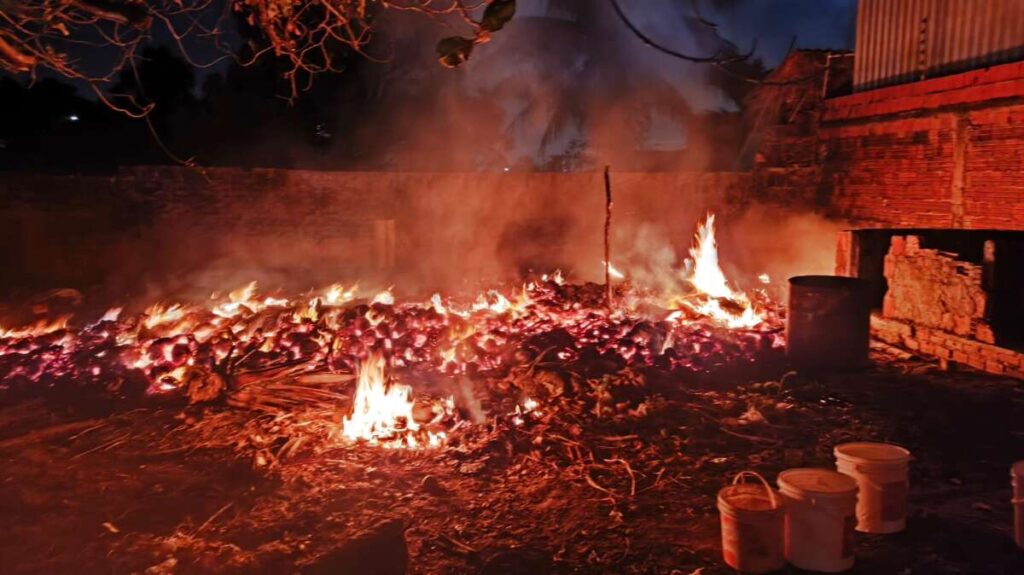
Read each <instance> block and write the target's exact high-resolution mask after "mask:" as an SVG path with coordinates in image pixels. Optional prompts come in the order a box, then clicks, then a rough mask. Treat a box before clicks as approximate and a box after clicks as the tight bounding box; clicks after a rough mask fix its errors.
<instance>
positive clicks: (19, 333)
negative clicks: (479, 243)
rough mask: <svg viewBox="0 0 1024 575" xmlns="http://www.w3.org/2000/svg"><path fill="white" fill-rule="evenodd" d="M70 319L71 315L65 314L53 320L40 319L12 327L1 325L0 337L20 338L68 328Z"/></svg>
mask: <svg viewBox="0 0 1024 575" xmlns="http://www.w3.org/2000/svg"><path fill="white" fill-rule="evenodd" d="M70 319H71V316H64V317H60V318H57V319H55V320H52V321H47V320H40V321H38V322H36V323H34V324H32V325H28V326H25V327H16V328H10V329H7V328H4V327H3V326H0V338H4V339H7V338H10V339H19V338H24V337H33V336H39V335H46V334H48V333H53V332H55V331H58V330H62V329H65V328H67V326H68V320H70Z"/></svg>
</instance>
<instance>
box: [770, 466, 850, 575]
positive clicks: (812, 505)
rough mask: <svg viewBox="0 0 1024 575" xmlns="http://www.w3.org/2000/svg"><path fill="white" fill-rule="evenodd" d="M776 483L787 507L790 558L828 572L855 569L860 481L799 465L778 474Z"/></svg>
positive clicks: (814, 569) (796, 564) (797, 565)
mask: <svg viewBox="0 0 1024 575" xmlns="http://www.w3.org/2000/svg"><path fill="white" fill-rule="evenodd" d="M778 483H779V491H780V492H781V493H782V497H783V500H784V502H785V507H786V543H785V556H786V560H787V561H789V562H790V563H792V564H793V566H794V567H799V568H800V569H806V570H808V571H823V572H825V573H837V572H839V571H845V570H847V569H849V568H850V567H853V527H854V525H855V524H856V522H857V518H856V515H855V509H856V507H857V482H856V481H854V480H853V478H851V477H849V476H846V475H843V474H842V473H837V472H835V471H832V470H830V469H811V468H798V469H789V470H786V471H783V472H782V473H780V474H779V479H778Z"/></svg>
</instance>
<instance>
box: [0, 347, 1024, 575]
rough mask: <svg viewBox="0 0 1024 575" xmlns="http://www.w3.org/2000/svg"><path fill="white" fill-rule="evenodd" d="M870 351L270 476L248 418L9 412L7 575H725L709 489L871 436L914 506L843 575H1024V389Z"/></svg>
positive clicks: (190, 412) (661, 385)
mask: <svg viewBox="0 0 1024 575" xmlns="http://www.w3.org/2000/svg"><path fill="white" fill-rule="evenodd" d="M875 359H876V366H875V367H874V368H873V369H871V370H870V371H868V372H865V373H856V374H833V375H825V376H818V377H810V376H803V375H799V374H798V375H792V374H791V375H789V376H786V377H784V378H783V377H781V376H782V373H781V371H780V372H779V373H773V374H770V375H769V376H766V377H765V378H763V379H762V380H761V382H760V383H756V384H750V383H749V382H745V381H744V382H739V381H721V382H717V383H716V384H714V385H707V384H702V385H701V386H698V387H687V384H686V383H685V382H675V381H655V380H654V378H648V379H646V380H643V381H640V382H639V383H635V384H634V385H633V387H631V388H630V389H631V391H630V393H631V394H632V395H633V397H632V398H631V399H630V403H629V405H628V406H627V407H628V410H627V409H626V407H623V408H622V412H621V413H619V412H615V411H614V410H611V411H609V412H608V414H601V413H598V411H599V410H593V409H592V406H590V405H589V404H585V403H582V402H580V403H578V404H572V403H571V402H569V400H563V403H562V404H557V403H554V402H553V403H551V404H545V403H544V402H542V404H541V405H542V407H541V409H542V410H543V411H544V412H545V413H544V414H543V415H539V414H538V415H535V416H533V417H532V418H530V419H528V420H527V421H525V423H523V424H522V425H521V426H518V427H517V426H515V425H512V426H507V428H505V427H503V428H501V429H498V427H499V426H498V425H497V424H481V425H479V426H478V427H479V428H480V429H477V430H472V429H470V430H468V431H466V432H464V433H463V434H460V433H453V434H452V437H453V442H452V443H450V444H449V445H448V446H447V447H446V448H444V449H435V450H420V451H410V450H384V449H380V448H375V447H370V446H359V447H353V446H350V445H345V444H342V443H338V444H337V445H335V446H330V447H329V448H327V449H320V450H318V451H316V452H315V453H313V454H307V455H299V456H296V457H292V458H289V459H286V460H283V461H281V462H278V463H276V464H275V465H273V466H262V467H261V466H258V465H256V466H254V462H253V459H252V457H251V456H250V455H249V454H246V452H244V450H240V449H239V445H241V444H242V443H245V441H246V440H245V439H244V438H243V435H244V434H246V433H249V434H251V433H252V431H251V428H247V427H245V421H246V420H247V419H249V418H251V417H252V414H251V413H245V412H243V411H242V410H238V409H234V408H230V407H216V408H213V407H206V408H200V407H188V408H185V407H182V406H172V405H164V406H160V407H154V406H149V407H143V408H136V409H132V410H117V411H114V412H112V413H110V412H99V411H96V412H88V411H83V410H82V409H77V408H76V409H72V408H71V407H68V406H62V407H59V408H58V407H55V406H54V405H53V404H52V403H51V402H43V401H42V400H38V399H37V400H32V401H27V402H23V403H20V404H18V405H14V406H9V407H6V408H4V409H3V410H2V412H0V459H2V462H3V463H2V465H3V471H2V480H3V489H2V490H0V514H2V517H3V521H2V524H0V571H2V572H4V573H300V572H301V573H340V574H348V573H351V574H371V573H373V574H398V573H410V574H420V573H422V574H427V573H431V574H433V573H524V574H526V573H530V574H534V573H548V572H551V573H666V574H668V573H678V574H682V575H688V574H702V575H713V574H718V573H729V572H731V570H729V569H728V568H727V567H726V566H725V565H724V564H723V563H722V560H721V546H720V540H719V529H718V513H717V510H716V508H715V494H716V492H717V490H718V489H719V488H720V487H721V486H723V485H725V484H726V483H727V482H728V481H729V480H730V479H731V477H732V476H733V475H734V474H735V473H736V472H737V471H739V470H743V469H754V470H757V471H759V472H760V473H762V474H763V475H764V476H765V477H767V478H769V480H770V481H774V478H775V476H776V474H777V473H778V472H779V471H781V470H783V469H786V468H788V467H795V466H821V467H832V466H833V459H832V456H831V450H832V447H833V446H834V445H835V444H837V443H841V442H844V441H850V440H874V441H889V442H895V443H899V444H901V445H904V446H906V447H908V448H909V449H910V450H911V451H912V452H913V454H914V457H915V460H914V462H913V464H912V468H911V492H910V505H911V516H910V519H909V522H908V525H907V529H906V531H905V532H904V533H901V534H897V535H891V536H865V535H861V534H858V539H857V542H856V549H857V563H856V566H855V567H854V569H853V570H852V571H850V573H864V574H886V573H893V574H918V573H925V574H944V573H951V574H952V573H985V574H993V575H995V574H1020V573H1024V551H1022V550H1019V549H1017V548H1016V547H1015V546H1014V544H1013V541H1012V509H1011V506H1010V498H1011V495H1010V479H1009V468H1010V465H1011V463H1012V462H1013V461H1014V460H1017V459H1024V387H1022V385H1021V383H1020V382H1017V381H1013V380H1006V379H997V378H992V377H988V376H982V375H979V374H974V373H966V372H961V373H945V372H939V371H938V370H937V368H935V367H933V366H932V365H930V364H927V363H924V362H917V361H914V360H898V359H896V358H893V357H883V356H876V357H875ZM765 382H767V383H765ZM574 405H575V407H574ZM752 407H755V408H756V409H755V410H753V411H752ZM588 410H590V411H594V412H595V413H596V415H594V416H593V417H590V416H587V415H585V414H586V413H589V411H588ZM214 427H216V429H217V431H215V432H211V431H210V430H211V429H214ZM592 429H598V430H597V431H592ZM203 430H205V431H203ZM203 433H206V434H207V435H203ZM211 434H212V435H213V436H217V437H219V438H221V441H220V442H219V443H215V442H210V441H209V440H208V437H209V436H211ZM201 436H202V437H206V438H207V440H202V441H201V440H200V439H199V438H200V437H201ZM588 452H589V455H588ZM791 572H796V571H795V570H791Z"/></svg>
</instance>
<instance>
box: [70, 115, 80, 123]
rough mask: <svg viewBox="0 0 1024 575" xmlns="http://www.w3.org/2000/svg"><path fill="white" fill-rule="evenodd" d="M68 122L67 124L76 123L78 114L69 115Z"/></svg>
mask: <svg viewBox="0 0 1024 575" xmlns="http://www.w3.org/2000/svg"><path fill="white" fill-rule="evenodd" d="M68 121H69V122H77V121H78V114H71V115H70V116H68Z"/></svg>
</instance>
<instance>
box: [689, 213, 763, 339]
mask: <svg viewBox="0 0 1024 575" xmlns="http://www.w3.org/2000/svg"><path fill="white" fill-rule="evenodd" d="M690 261H691V263H692V268H691V271H690V275H689V277H688V278H687V279H688V280H689V282H690V284H691V285H693V287H694V289H695V290H696V291H697V295H698V296H699V297H698V298H697V299H691V298H683V299H679V298H676V300H677V303H680V304H682V305H685V306H686V307H688V308H690V309H691V310H692V311H694V312H696V313H698V314H700V315H704V316H708V317H710V318H711V319H713V320H715V321H717V322H719V323H722V324H724V325H725V326H727V327H730V328H750V327H754V326H756V325H758V324H760V323H761V322H762V321H764V318H763V317H762V316H761V315H760V314H758V313H757V312H756V311H754V306H753V304H751V302H750V298H748V297H747V294H745V293H743V292H741V291H735V290H733V289H732V288H731V287H729V281H728V280H727V279H726V278H725V272H723V271H722V268H721V267H719V265H718V242H717V241H716V240H715V215H714V214H710V213H709V214H708V216H707V218H706V219H705V221H704V222H703V223H702V224H701V225H700V226H699V227H698V228H697V234H696V235H695V236H694V245H693V247H692V248H690Z"/></svg>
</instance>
